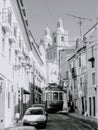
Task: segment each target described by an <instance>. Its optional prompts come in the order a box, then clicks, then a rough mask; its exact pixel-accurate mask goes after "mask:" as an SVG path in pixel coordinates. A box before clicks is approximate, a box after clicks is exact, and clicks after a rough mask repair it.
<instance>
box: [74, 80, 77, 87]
mask: <svg viewBox="0 0 98 130" xmlns="http://www.w3.org/2000/svg"><path fill="white" fill-rule="evenodd" d="M76 84H77V82H76V79H74V89H76Z"/></svg>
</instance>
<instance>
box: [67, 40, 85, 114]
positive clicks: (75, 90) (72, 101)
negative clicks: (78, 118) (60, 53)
mask: <svg viewBox="0 0 98 130" xmlns="http://www.w3.org/2000/svg"><path fill="white" fill-rule="evenodd" d="M86 62H87V58H86V43H85V42H84V41H82V40H80V39H77V40H76V52H75V53H74V54H73V56H72V57H71V58H70V59H68V64H69V92H68V96H69V107H70V111H76V112H78V113H80V114H84V113H85V112H86V111H87V63H86Z"/></svg>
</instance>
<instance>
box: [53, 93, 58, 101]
mask: <svg viewBox="0 0 98 130" xmlns="http://www.w3.org/2000/svg"><path fill="white" fill-rule="evenodd" d="M53 99H54V100H58V93H57V92H54V93H53Z"/></svg>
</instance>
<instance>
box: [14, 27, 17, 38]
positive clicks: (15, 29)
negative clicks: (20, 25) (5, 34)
mask: <svg viewBox="0 0 98 130" xmlns="http://www.w3.org/2000/svg"><path fill="white" fill-rule="evenodd" d="M14 36H15V37H17V26H16V25H14Z"/></svg>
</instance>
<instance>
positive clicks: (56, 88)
mask: <svg viewBox="0 0 98 130" xmlns="http://www.w3.org/2000/svg"><path fill="white" fill-rule="evenodd" d="M46 90H49V91H62V90H63V88H62V87H61V86H60V85H57V84H56V83H51V84H49V85H48V87H47V88H46Z"/></svg>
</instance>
